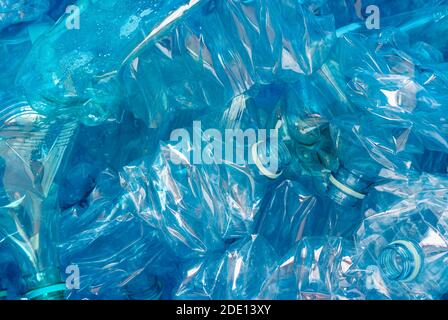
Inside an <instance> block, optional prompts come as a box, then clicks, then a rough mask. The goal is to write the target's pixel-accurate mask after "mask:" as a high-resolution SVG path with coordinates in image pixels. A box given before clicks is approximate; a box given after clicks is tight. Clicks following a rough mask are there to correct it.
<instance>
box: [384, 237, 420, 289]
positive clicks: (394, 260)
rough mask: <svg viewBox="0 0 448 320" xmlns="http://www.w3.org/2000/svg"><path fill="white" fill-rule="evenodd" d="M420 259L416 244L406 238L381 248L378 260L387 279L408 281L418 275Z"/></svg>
mask: <svg viewBox="0 0 448 320" xmlns="http://www.w3.org/2000/svg"><path fill="white" fill-rule="evenodd" d="M422 261H423V260H422V257H421V254H420V250H419V248H418V246H417V245H416V244H414V243H412V242H410V241H407V240H398V241H394V242H392V243H391V244H389V245H388V246H386V247H384V248H383V250H382V251H381V253H380V256H379V261H378V262H379V266H380V268H381V271H382V273H383V274H384V276H385V277H386V278H387V279H389V280H393V281H403V282H409V281H413V280H414V279H415V278H416V277H417V276H418V275H419V273H420V270H421V268H422Z"/></svg>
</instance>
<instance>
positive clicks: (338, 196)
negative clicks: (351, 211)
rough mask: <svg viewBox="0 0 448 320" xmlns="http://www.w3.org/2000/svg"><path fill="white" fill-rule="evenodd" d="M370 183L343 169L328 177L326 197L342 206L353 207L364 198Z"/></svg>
mask: <svg viewBox="0 0 448 320" xmlns="http://www.w3.org/2000/svg"><path fill="white" fill-rule="evenodd" d="M369 184H370V182H369V181H367V180H365V179H363V178H362V177H361V176H360V175H358V174H355V173H353V172H351V171H349V170H347V169H345V168H343V167H340V168H339V170H338V171H337V172H336V173H332V174H331V175H330V177H329V183H328V196H329V197H330V198H331V199H332V200H333V201H335V202H336V203H338V204H340V205H342V206H355V205H356V204H357V203H359V201H361V200H363V199H364V198H365V196H366V190H367V187H368V186H369Z"/></svg>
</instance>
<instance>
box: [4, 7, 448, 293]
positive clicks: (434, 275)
mask: <svg viewBox="0 0 448 320" xmlns="http://www.w3.org/2000/svg"><path fill="white" fill-rule="evenodd" d="M68 4H71V1H67V3H66V2H59V1H48V2H47V1H40V2H33V1H30V2H26V3H25V1H15V2H14V3H13V2H11V1H4V2H2V3H1V6H4V7H5V8H6V9H7V12H8V13H7V14H6V15H4V16H2V18H1V19H0V30H1V32H0V46H1V48H2V51H3V52H4V54H5V56H7V57H8V59H3V60H2V62H0V69H1V70H2V75H3V77H2V79H1V80H0V98H1V101H0V102H1V104H0V151H1V152H0V178H1V180H0V284H1V286H0V299H1V298H2V297H3V296H4V293H5V291H4V290H3V289H5V290H6V292H7V297H8V298H11V299H15V298H19V297H25V298H46V299H51V298H56V299H60V298H63V297H64V295H65V298H67V299H84V298H87V299H158V298H166V299H171V298H177V299H188V298H190V299H198V298H207V299H378V298H379V299H439V298H442V297H443V294H444V293H445V292H447V291H448V288H447V287H446V283H445V282H444V281H443V280H444V279H446V278H447V277H448V276H447V275H446V270H447V269H446V267H444V266H445V265H446V252H447V250H446V249H447V248H446V243H447V239H446V221H444V219H445V215H446V212H445V211H446V207H447V206H446V201H445V200H446V199H445V198H444V197H445V193H446V192H445V188H446V186H445V175H446V174H447V167H448V165H447V164H448V162H447V161H448V155H447V153H448V152H447V151H448V143H447V134H448V129H447V128H448V126H447V122H446V121H447V120H446V117H445V114H446V110H445V109H446V99H447V94H446V92H447V90H446V89H447V83H448V82H447V81H448V79H447V75H446V71H445V69H446V63H445V56H446V54H447V48H446V41H444V40H445V39H444V37H443V36H441V35H443V34H446V28H447V25H448V24H447V9H446V1H439V0H434V1H418V0H415V1H407V2H406V3H404V2H401V3H398V2H391V1H362V4H361V2H360V1H359V2H355V4H352V3H349V2H348V1H343V0H337V1H306V0H305V1H293V0H279V1H270V0H255V1H238V0H222V1H213V0H190V1H187V0H172V1H146V0H141V1H130V0H126V1H115V0H108V1H94V0H81V1H77V2H76V3H75V4H76V5H77V6H78V8H79V9H80V15H81V17H82V18H81V20H80V22H81V28H80V29H79V30H76V28H75V29H74V30H70V29H68V28H67V25H66V23H67V21H68V20H67V19H69V18H70V17H69V13H67V12H66V13H64V12H65V8H66V7H67V5H68ZM370 4H375V5H378V6H379V8H380V9H381V29H380V30H366V28H365V27H364V26H365V20H366V18H367V15H368V14H367V12H366V9H367V7H368V6H369V5H370ZM1 6H0V8H1V9H3V8H2V7H1ZM19 8H20V9H19ZM20 10H21V11H22V12H23V13H24V14H19V11H20ZM13 79H15V80H16V81H15V83H13V82H14V81H13ZM5 92H8V95H6V94H5ZM22 95H24V97H23V98H22ZM10 96H11V98H10ZM195 120H200V121H202V125H203V127H202V128H200V129H199V131H200V132H202V133H203V131H205V130H206V129H219V130H225V129H229V128H237V129H243V130H245V129H250V128H252V129H257V130H258V129H274V128H275V129H276V130H277V131H278V134H279V137H280V143H279V145H278V147H277V148H278V151H280V154H281V159H280V160H281V161H280V162H281V163H280V164H281V165H280V169H279V170H277V171H276V172H270V171H269V170H266V168H261V169H260V165H256V164H255V165H254V164H249V163H243V164H237V163H233V162H232V161H227V162H225V163H220V164H217V163H214V162H213V161H212V162H211V163H210V164H207V165H204V164H196V163H194V162H193V161H189V160H186V159H185V158H184V156H185V154H184V151H185V149H188V150H193V149H195V148H196V146H195V145H194V144H192V145H189V144H187V146H185V145H182V144H181V143H179V144H176V143H174V142H172V141H168V140H169V138H170V137H169V135H170V133H171V134H172V133H173V130H175V129H179V128H180V129H183V128H186V129H187V131H188V132H189V133H190V135H191V137H192V136H194V134H195V132H196V133H197V131H195V130H197V129H196V128H194V126H193V127H191V125H192V122H193V121H195ZM160 141H164V142H162V143H159V142H160ZM204 143H205V146H209V145H208V143H210V141H204ZM269 147H270V145H269V143H268V142H267V141H263V143H262V144H261V145H260V148H259V150H258V151H260V150H261V151H267V150H269ZM235 148H236V149H237V150H238V149H240V150H244V151H245V152H247V151H250V150H253V148H252V146H251V145H250V143H242V144H240V145H236V146H235ZM206 150H208V151H210V150H211V149H210V148H209V149H206ZM271 150H272V149H271ZM201 152H202V150H201ZM249 153H250V152H249ZM173 154H174V157H173ZM255 157H260V158H262V157H263V155H262V154H261V153H258V154H255ZM173 158H175V159H177V160H180V162H179V161H177V162H176V161H175V162H173ZM279 173H281V175H278V174H279ZM422 173H423V174H422ZM437 175H439V176H437ZM59 215H61V216H62V219H61V223H59V222H58V220H59ZM278 230H281V232H279V231H278ZM58 231H59V232H58ZM276 231H278V232H276ZM391 234H394V236H391ZM316 236H318V237H316ZM57 238H60V243H58V242H59V241H58V240H57ZM353 240H355V241H354V242H353ZM397 241H398V242H397ZM383 251H385V252H384V253H382V252H383ZM400 255H401V256H400ZM400 258H401V260H400ZM394 259H395V260H394ZM391 261H392V262H394V263H395V264H394V263H392V265H393V266H394V267H391V266H390V265H391ZM422 261H423V262H422ZM400 262H401V263H403V264H402V265H400ZM73 268H74V269H73ZM399 268H401V269H399ZM73 270H78V271H79V279H78V280H79V283H78V282H77V281H74V282H72V283H70V285H74V286H68V284H67V283H66V284H62V283H61V282H63V281H64V280H65V279H67V274H68V273H67V272H70V271H73ZM416 270H417V271H418V272H417V271H416ZM75 274H76V272H75ZM5 275H6V277H5ZM390 277H392V278H393V279H390ZM75 280H76V279H75ZM76 284H79V286H76ZM61 285H62V286H61ZM2 287H6V288H2ZM36 289H37V291H36ZM42 289H43V290H44V291H42ZM63 291H65V293H63Z"/></svg>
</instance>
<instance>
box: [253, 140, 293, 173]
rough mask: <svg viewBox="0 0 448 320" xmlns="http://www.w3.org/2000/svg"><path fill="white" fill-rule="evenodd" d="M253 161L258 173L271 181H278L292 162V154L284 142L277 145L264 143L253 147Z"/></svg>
mask: <svg viewBox="0 0 448 320" xmlns="http://www.w3.org/2000/svg"><path fill="white" fill-rule="evenodd" d="M251 156H252V161H253V162H254V164H255V165H256V167H257V169H258V172H259V173H260V174H261V175H263V176H266V177H268V178H269V179H277V178H278V177H280V176H281V175H282V173H283V170H284V169H285V168H286V167H287V165H288V164H289V163H290V161H291V154H290V152H289V150H288V148H287V147H286V145H285V144H284V143H283V142H282V141H278V143H276V144H270V143H269V142H266V141H262V142H258V143H255V144H254V145H252V147H251Z"/></svg>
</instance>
